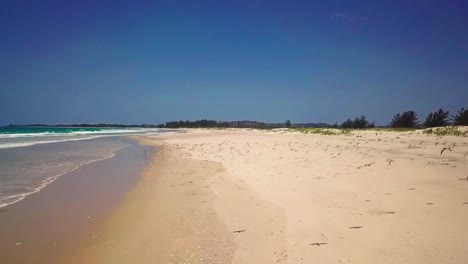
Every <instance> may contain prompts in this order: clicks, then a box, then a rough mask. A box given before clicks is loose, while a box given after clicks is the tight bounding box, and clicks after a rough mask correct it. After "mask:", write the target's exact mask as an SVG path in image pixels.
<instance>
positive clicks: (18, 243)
mask: <svg viewBox="0 0 468 264" xmlns="http://www.w3.org/2000/svg"><path fill="white" fill-rule="evenodd" d="M21 244H23V242H17V243H16V244H15V246H20V245H21Z"/></svg>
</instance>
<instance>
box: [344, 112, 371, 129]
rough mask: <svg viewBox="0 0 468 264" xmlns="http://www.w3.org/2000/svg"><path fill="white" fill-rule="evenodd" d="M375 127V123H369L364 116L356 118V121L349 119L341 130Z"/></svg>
mask: <svg viewBox="0 0 468 264" xmlns="http://www.w3.org/2000/svg"><path fill="white" fill-rule="evenodd" d="M373 127H375V123H374V122H369V121H367V119H366V117H365V116H364V115H361V117H356V118H354V120H351V119H349V118H348V119H347V120H346V121H344V122H343V123H342V124H341V128H358V129H362V128H373Z"/></svg>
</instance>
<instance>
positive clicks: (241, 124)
mask: <svg viewBox="0 0 468 264" xmlns="http://www.w3.org/2000/svg"><path fill="white" fill-rule="evenodd" d="M449 116H450V113H449V111H445V110H443V109H439V110H437V111H435V112H432V113H429V114H428V115H427V117H426V119H425V121H424V122H423V123H422V124H420V123H419V120H418V114H417V113H416V112H415V111H405V112H403V113H399V114H396V115H395V116H393V118H392V121H391V122H390V123H389V124H388V126H389V127H394V128H416V127H438V126H447V125H450V124H453V125H461V126H468V109H465V108H462V109H461V110H460V111H458V112H457V113H456V114H455V115H452V116H451V118H449ZM158 127H165V128H209V127H212V128H216V127H219V128H221V127H237V128H281V127H287V128H289V127H329V128H338V127H340V128H353V129H363V128H373V127H375V123H374V122H369V121H368V120H367V118H366V116H364V115H361V116H360V117H355V118H354V119H347V120H346V121H344V122H343V123H341V125H338V124H337V123H335V124H333V125H330V124H327V123H305V124H292V123H291V121H290V120H286V122H284V123H263V122H257V121H231V122H221V121H216V120H207V119H203V120H197V121H188V120H187V121H182V120H181V121H172V122H166V124H161V125H159V126H158Z"/></svg>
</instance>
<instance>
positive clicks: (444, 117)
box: [424, 108, 449, 127]
mask: <svg viewBox="0 0 468 264" xmlns="http://www.w3.org/2000/svg"><path fill="white" fill-rule="evenodd" d="M448 118H449V111H444V110H442V108H441V109H439V110H438V111H436V112H434V113H429V114H428V115H427V117H426V121H425V122H424V126H425V127H440V126H446V125H448V124H449V120H448Z"/></svg>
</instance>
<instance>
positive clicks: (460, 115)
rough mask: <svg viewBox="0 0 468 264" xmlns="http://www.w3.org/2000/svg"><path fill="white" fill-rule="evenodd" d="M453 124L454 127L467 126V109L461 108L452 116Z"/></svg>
mask: <svg viewBox="0 0 468 264" xmlns="http://www.w3.org/2000/svg"><path fill="white" fill-rule="evenodd" d="M452 120H453V124H454V125H456V126H468V109H465V108H462V109H461V110H460V111H458V112H457V113H456V114H455V115H452Z"/></svg>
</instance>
